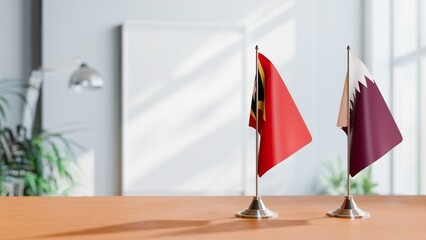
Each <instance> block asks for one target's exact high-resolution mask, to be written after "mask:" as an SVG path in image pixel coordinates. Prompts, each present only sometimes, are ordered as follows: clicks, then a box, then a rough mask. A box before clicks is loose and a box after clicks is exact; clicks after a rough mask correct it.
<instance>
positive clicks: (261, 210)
mask: <svg viewBox="0 0 426 240" xmlns="http://www.w3.org/2000/svg"><path fill="white" fill-rule="evenodd" d="M255 49H256V77H255V90H256V196H254V197H253V200H252V201H251V203H250V206H249V207H248V208H247V209H245V210H243V211H240V212H237V214H236V216H237V217H239V218H257V219H261V218H276V217H277V216H278V214H277V213H276V212H273V211H271V210H269V209H268V208H267V207H266V206H265V204H264V203H263V201H262V199H261V198H260V195H259V121H258V119H259V91H258V89H259V60H258V51H259V47H258V46H257V45H256V47H255Z"/></svg>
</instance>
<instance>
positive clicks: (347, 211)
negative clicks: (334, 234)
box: [327, 195, 370, 219]
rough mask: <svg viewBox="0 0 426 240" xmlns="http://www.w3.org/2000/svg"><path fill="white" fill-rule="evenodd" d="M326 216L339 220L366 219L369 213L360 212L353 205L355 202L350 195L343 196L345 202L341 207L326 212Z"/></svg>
mask: <svg viewBox="0 0 426 240" xmlns="http://www.w3.org/2000/svg"><path fill="white" fill-rule="evenodd" d="M327 215H328V216H330V217H339V218H351V219H354V218H368V217H370V213H368V212H365V211H363V210H361V209H360V208H359V207H358V206H357V205H356V203H355V200H354V198H353V196H352V195H349V196H345V200H344V201H343V203H342V205H341V206H340V207H339V208H337V209H335V210H332V211H329V212H327Z"/></svg>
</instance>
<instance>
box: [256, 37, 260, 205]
mask: <svg viewBox="0 0 426 240" xmlns="http://www.w3.org/2000/svg"><path fill="white" fill-rule="evenodd" d="M255 49H256V77H255V82H256V175H255V176H256V198H259V120H258V119H259V91H258V89H259V46H257V45H256V47H255Z"/></svg>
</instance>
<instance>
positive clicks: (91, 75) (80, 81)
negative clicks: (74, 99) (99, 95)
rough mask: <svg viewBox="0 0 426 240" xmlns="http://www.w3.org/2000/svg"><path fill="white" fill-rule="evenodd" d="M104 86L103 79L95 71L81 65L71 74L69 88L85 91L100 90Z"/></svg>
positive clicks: (83, 64) (85, 65)
mask: <svg viewBox="0 0 426 240" xmlns="http://www.w3.org/2000/svg"><path fill="white" fill-rule="evenodd" d="M104 85H105V82H104V79H103V78H102V77H101V75H99V73H98V72H97V71H95V70H94V69H92V68H90V67H89V66H87V64H85V63H82V64H81V65H80V66H79V67H78V69H77V70H75V72H74V73H73V74H72V76H71V79H70V83H69V87H70V88H73V89H76V90H79V89H81V88H85V89H100V88H102V87H103V86H104Z"/></svg>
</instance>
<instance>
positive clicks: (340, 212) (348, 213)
mask: <svg viewBox="0 0 426 240" xmlns="http://www.w3.org/2000/svg"><path fill="white" fill-rule="evenodd" d="M346 49H347V81H346V90H347V92H346V94H347V96H348V102H347V108H346V111H347V130H346V133H347V176H346V177H347V181H346V185H347V186H346V191H347V192H346V196H345V199H344V200H343V203H342V205H341V206H340V207H339V208H336V209H335V210H332V211H329V212H327V215H328V216H330V217H340V218H352V219H354V218H368V217H369V216H370V214H369V213H368V212H365V211H363V210H361V209H360V208H359V207H358V206H357V205H356V203H355V200H354V199H353V196H352V195H351V183H350V177H351V176H350V169H351V161H350V156H351V152H350V146H351V145H350V134H351V130H350V120H351V118H350V104H351V102H350V88H349V87H350V85H349V80H350V79H349V54H350V50H351V48H350V47H349V46H348V47H347V48H346Z"/></svg>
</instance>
